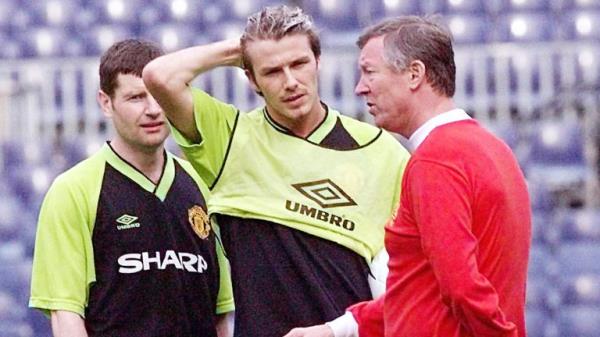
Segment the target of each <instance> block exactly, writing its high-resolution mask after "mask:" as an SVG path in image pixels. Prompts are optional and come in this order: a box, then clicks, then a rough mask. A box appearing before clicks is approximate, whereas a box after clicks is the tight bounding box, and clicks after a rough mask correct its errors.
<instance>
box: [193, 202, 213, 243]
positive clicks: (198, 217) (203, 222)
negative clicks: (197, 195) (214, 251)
mask: <svg viewBox="0 0 600 337" xmlns="http://www.w3.org/2000/svg"><path fill="white" fill-rule="evenodd" d="M188 219H189V221H190V225H191V226H192V229H194V232H196V234H197V235H198V237H200V238H201V239H206V238H207V237H208V235H209V234H210V223H209V220H208V215H207V214H206V212H205V211H204V210H203V209H202V207H200V206H198V205H194V206H193V207H192V208H190V209H188Z"/></svg>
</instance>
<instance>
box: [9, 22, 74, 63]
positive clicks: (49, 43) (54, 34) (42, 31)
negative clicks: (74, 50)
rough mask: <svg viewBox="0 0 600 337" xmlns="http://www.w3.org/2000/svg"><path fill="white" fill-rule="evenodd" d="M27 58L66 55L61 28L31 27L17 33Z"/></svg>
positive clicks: (63, 33)
mask: <svg viewBox="0 0 600 337" xmlns="http://www.w3.org/2000/svg"><path fill="white" fill-rule="evenodd" d="M18 36H19V38H20V40H21V44H22V46H23V48H24V54H25V56H27V57H41V58H43V57H59V56H65V55H66V49H65V47H66V46H67V43H68V42H69V41H70V40H69V39H68V38H67V34H66V32H65V31H64V30H63V29H61V28H52V27H45V26H33V27H29V28H28V29H24V30H22V31H21V32H20V33H19V35H18Z"/></svg>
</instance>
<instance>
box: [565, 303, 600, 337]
mask: <svg viewBox="0 0 600 337" xmlns="http://www.w3.org/2000/svg"><path fill="white" fill-rule="evenodd" d="M558 322H559V328H560V336H569V337H570V336H573V337H598V332H599V331H600V308H599V307H590V306H568V307H563V308H561V310H560V313H559V317H558Z"/></svg>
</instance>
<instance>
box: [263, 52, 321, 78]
mask: <svg viewBox="0 0 600 337" xmlns="http://www.w3.org/2000/svg"><path fill="white" fill-rule="evenodd" d="M307 61H310V56H308V55H302V56H299V57H297V58H294V59H292V60H291V61H290V62H289V63H287V64H295V63H298V62H307ZM281 68H283V66H281V65H277V66H266V67H264V68H261V69H260V70H259V71H260V73H261V74H267V73H269V72H271V71H276V70H279V69H281Z"/></svg>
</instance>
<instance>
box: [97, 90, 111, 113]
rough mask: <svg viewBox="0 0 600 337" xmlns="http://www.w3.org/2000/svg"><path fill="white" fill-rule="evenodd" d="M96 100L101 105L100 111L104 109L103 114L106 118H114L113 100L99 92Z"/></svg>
mask: <svg viewBox="0 0 600 337" xmlns="http://www.w3.org/2000/svg"><path fill="white" fill-rule="evenodd" d="M96 100H97V101H98V104H99V105H100V109H102V113H103V114H104V116H105V117H106V118H112V114H113V107H112V99H111V98H110V96H109V95H107V94H106V93H105V92H104V91H102V90H98V95H96Z"/></svg>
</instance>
